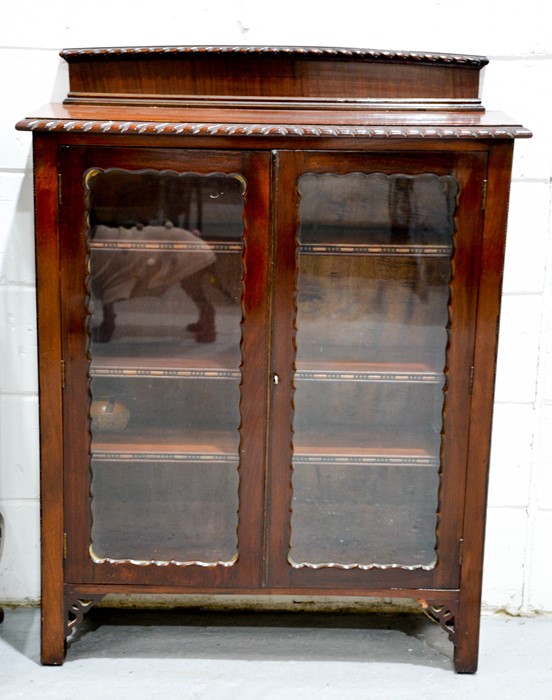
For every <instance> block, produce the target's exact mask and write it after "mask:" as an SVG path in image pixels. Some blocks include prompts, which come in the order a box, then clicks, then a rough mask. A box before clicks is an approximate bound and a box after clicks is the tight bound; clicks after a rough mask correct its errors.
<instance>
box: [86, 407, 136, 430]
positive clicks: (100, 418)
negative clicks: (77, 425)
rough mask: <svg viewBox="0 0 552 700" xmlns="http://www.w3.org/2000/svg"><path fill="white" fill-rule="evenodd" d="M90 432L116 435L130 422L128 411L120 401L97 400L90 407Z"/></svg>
mask: <svg viewBox="0 0 552 700" xmlns="http://www.w3.org/2000/svg"><path fill="white" fill-rule="evenodd" d="M90 417H91V419H92V430H97V431H99V432H106V433H108V432H109V433H116V432H119V431H120V430H124V429H125V428H126V427H127V425H128V422H129V420H130V411H129V410H128V408H127V407H126V406H125V405H124V403H121V402H120V401H113V400H111V399H98V400H96V401H92V405H91V407H90Z"/></svg>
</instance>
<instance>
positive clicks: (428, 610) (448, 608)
mask: <svg viewBox="0 0 552 700" xmlns="http://www.w3.org/2000/svg"><path fill="white" fill-rule="evenodd" d="M418 602H419V603H420V605H421V606H422V610H423V612H424V614H425V615H426V616H427V617H429V619H430V620H432V621H433V622H436V623H437V624H438V625H439V626H440V627H441V628H442V629H443V630H444V631H445V632H446V633H447V634H448V636H449V639H450V641H451V642H452V643H453V644H456V618H457V617H458V603H457V602H456V601H450V602H448V603H440V602H437V601H432V600H425V599H420V600H419V601H418Z"/></svg>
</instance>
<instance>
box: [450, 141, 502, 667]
mask: <svg viewBox="0 0 552 700" xmlns="http://www.w3.org/2000/svg"><path fill="white" fill-rule="evenodd" d="M512 152H513V145H512V144H511V143H504V144H492V145H491V146H490V153H489V169H488V185H487V192H488V194H487V202H486V213H485V223H484V230H483V245H482V263H481V264H482V275H481V286H480V294H479V303H478V313H477V327H476V337H475V361H474V375H473V396H472V411H471V428H470V443H469V452H468V464H467V479H466V497H465V510H464V551H463V561H462V571H461V580H460V588H461V592H460V601H459V611H458V613H459V614H458V623H457V644H456V650H455V666H456V670H457V671H459V672H464V673H473V672H474V671H475V670H476V669H477V654H478V645H479V623H480V602H481V582H482V566H483V543H484V538H485V514H486V498H487V481H488V468H489V446H490V434H491V425H492V413H493V393H494V381H495V367H496V352H497V335H498V323H499V313H500V300H501V280H502V269H503V263H504V242H505V232H506V222H507V214H508V194H509V187H510V173H511V167H512Z"/></svg>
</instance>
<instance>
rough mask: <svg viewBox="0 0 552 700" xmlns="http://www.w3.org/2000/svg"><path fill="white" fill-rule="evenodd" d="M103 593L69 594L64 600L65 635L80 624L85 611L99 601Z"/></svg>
mask: <svg viewBox="0 0 552 700" xmlns="http://www.w3.org/2000/svg"><path fill="white" fill-rule="evenodd" d="M102 598H103V595H91V596H80V595H78V594H73V595H71V594H69V595H68V596H67V598H66V600H65V636H66V637H69V635H70V634H72V632H73V631H74V630H75V629H76V628H77V627H78V626H79V625H80V623H81V622H82V620H83V618H84V616H85V615H86V613H87V612H88V611H89V610H91V609H92V608H93V607H94V605H96V604H97V603H99V602H100V601H101V599H102Z"/></svg>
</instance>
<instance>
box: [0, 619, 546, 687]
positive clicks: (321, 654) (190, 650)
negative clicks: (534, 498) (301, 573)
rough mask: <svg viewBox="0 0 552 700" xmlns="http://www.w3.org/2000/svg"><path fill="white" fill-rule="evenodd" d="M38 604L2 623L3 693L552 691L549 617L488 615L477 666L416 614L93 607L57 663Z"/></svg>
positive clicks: (0, 681) (0, 663)
mask: <svg viewBox="0 0 552 700" xmlns="http://www.w3.org/2000/svg"><path fill="white" fill-rule="evenodd" d="M39 632H40V613H39V611H38V610H36V609H8V610H6V614H5V619H4V622H3V623H2V624H1V625H0V698H2V699H3V700H12V699H13V698H26V699H27V700H35V699H36V700H47V699H48V698H55V700H73V698H74V699H75V700H76V699H77V698H78V700H89V699H90V700H92V698H93V699H94V700H111V699H112V698H113V699H114V698H117V700H125V699H126V698H129V699H131V700H141V699H142V698H148V699H149V698H169V697H171V698H178V699H180V698H183V699H185V700H186V699H188V698H209V700H211V699H214V700H217V699H218V698H224V699H226V698H228V699H229V700H234V699H239V700H249V699H250V698H251V699H254V700H260V699H262V700H265V699H267V700H270V699H272V698H274V699H277V700H283V699H285V700H287V699H295V698H300V699H310V698H317V699H320V700H326V699H327V698H339V699H345V698H346V699H347V700H349V699H352V700H354V699H356V698H362V699H363V700H365V699H366V700H371V699H377V700H394V699H395V698H396V699H397V700H399V699H400V700H411V699H412V700H426V699H431V698H446V699H447V700H456V699H458V700H466V699H468V698H470V699H471V698H473V700H494V699H495V698H496V699H497V700H498V699H500V700H507V699H508V698H516V699H523V700H541V699H542V700H550V699H551V698H552V654H551V641H552V617H544V616H539V617H534V618H513V617H506V616H499V615H496V616H483V619H482V631H481V653H480V664H479V671H478V673H477V674H476V675H475V676H459V675H456V674H455V673H454V672H453V671H452V663H451V659H452V646H451V644H450V643H449V642H448V639H447V637H446V635H445V633H444V632H443V631H442V630H441V629H440V627H439V626H438V625H436V624H434V623H432V622H430V621H429V620H427V619H426V618H425V617H423V616H412V615H400V616H396V615H395V616H390V615H358V614H357V615H350V614H345V615H328V614H324V613H322V614H314V615H313V614H303V613H295V614H291V613H265V612H261V613H258V612H255V613H236V612H226V613H216V612H205V611H193V610H192V611H190V610H176V611H164V612H147V611H139V612H137V611H132V610H109V609H105V608H104V609H102V608H98V609H96V610H93V611H92V612H91V613H89V614H88V616H87V619H86V621H85V623H83V625H82V626H81V628H80V630H79V631H78V632H76V633H75V634H74V636H73V638H72V639H71V642H70V645H69V648H68V652H67V659H66V662H65V665H64V666H63V667H43V666H40V664H39Z"/></svg>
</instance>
